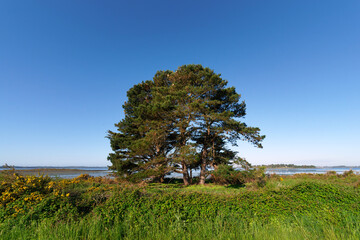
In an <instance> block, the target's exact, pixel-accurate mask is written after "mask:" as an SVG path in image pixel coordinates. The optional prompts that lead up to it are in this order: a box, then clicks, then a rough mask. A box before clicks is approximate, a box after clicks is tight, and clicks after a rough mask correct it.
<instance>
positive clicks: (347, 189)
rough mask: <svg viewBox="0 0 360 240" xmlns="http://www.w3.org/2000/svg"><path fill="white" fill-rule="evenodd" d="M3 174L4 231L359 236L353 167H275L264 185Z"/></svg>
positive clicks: (359, 186) (90, 235)
mask: <svg viewBox="0 0 360 240" xmlns="http://www.w3.org/2000/svg"><path fill="white" fill-rule="evenodd" d="M230 172H231V170H230ZM0 177H1V179H0V181H1V185H0V193H1V199H0V200H1V201H0V202H1V206H0V238H1V239H290V238H292V239H359V238H360V175H356V174H354V173H353V172H346V173H345V174H342V175H338V174H334V173H329V174H324V175H312V174H299V175H295V176H287V177H284V178H282V177H280V176H277V175H272V176H270V177H268V179H267V181H266V185H265V186H264V187H261V186H259V185H258V184H257V183H256V181H255V180H254V181H253V182H247V183H245V184H244V186H243V187H241V186H239V185H223V186H220V185H214V184H211V183H209V184H206V185H204V186H203V185H191V186H184V185H183V184H182V183H181V182H178V181H177V180H176V179H172V180H169V182H168V183H148V184H146V183H144V182H143V183H140V184H131V183H128V182H121V181H122V180H119V179H108V178H100V177H98V178H94V177H90V176H88V175H82V176H80V177H78V178H75V179H70V180H66V179H62V180H54V179H51V178H48V177H44V176H40V177H35V176H28V177H23V176H19V175H17V174H13V173H4V172H2V173H1V176H0Z"/></svg>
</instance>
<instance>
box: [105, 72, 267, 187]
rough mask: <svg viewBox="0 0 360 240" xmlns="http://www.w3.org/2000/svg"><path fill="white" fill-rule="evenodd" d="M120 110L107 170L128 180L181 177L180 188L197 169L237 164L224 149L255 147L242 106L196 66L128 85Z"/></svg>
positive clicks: (257, 139)
mask: <svg viewBox="0 0 360 240" xmlns="http://www.w3.org/2000/svg"><path fill="white" fill-rule="evenodd" d="M127 98H128V100H127V101H126V102H125V104H124V105H123V108H124V113H125V117H124V119H122V120H121V121H120V122H119V123H117V124H115V126H116V127H117V131H116V132H114V131H108V135H107V137H108V138H109V139H110V144H111V148H112V150H113V152H112V153H110V154H109V156H108V160H109V161H110V162H111V163H112V166H111V167H110V168H111V169H113V170H115V171H116V172H117V174H118V175H119V176H120V177H122V178H125V179H127V180H131V181H141V180H152V181H160V182H161V181H163V180H164V177H165V176H166V175H169V174H171V173H173V172H176V173H181V174H182V176H183V180H184V184H185V185H188V184H190V183H191V182H192V179H193V176H192V172H193V170H196V169H200V179H199V183H200V184H204V183H205V179H206V175H207V170H208V169H209V168H213V169H216V168H217V167H218V166H219V165H221V164H225V165H229V164H232V163H234V162H237V161H238V160H241V159H238V158H237V157H236V152H234V151H233V150H231V149H230V148H229V147H230V146H234V145H236V144H237V141H238V140H244V141H248V142H250V143H252V144H253V145H255V146H256V147H259V148H261V147H262V145H261V142H262V141H263V139H264V138H265V136H263V135H260V129H259V128H257V127H249V126H247V124H245V123H244V122H242V119H243V118H244V116H245V114H246V112H245V110H246V105H245V102H244V101H240V95H239V94H238V93H237V92H236V90H235V88H234V87H227V81H226V80H224V79H222V78H221V76H220V74H216V73H214V71H213V70H211V69H209V68H204V67H203V66H201V65H184V66H181V67H179V68H178V69H177V70H176V71H170V70H167V71H158V72H157V73H156V74H155V76H154V78H153V79H152V80H147V81H144V82H141V83H139V84H136V85H134V86H133V87H132V88H131V89H130V90H128V92H127Z"/></svg>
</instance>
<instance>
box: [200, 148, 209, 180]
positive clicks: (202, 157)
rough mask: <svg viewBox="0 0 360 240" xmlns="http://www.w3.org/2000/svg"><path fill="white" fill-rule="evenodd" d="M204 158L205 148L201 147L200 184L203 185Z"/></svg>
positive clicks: (205, 155)
mask: <svg viewBox="0 0 360 240" xmlns="http://www.w3.org/2000/svg"><path fill="white" fill-rule="evenodd" d="M206 158H207V149H206V147H204V148H203V151H202V153H201V165H200V182H199V183H200V185H205V179H206V177H205V174H206Z"/></svg>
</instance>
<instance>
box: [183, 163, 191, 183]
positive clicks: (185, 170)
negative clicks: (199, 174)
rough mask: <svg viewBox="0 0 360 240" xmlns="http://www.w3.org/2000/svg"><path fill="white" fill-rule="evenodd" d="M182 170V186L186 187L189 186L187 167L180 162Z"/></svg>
mask: <svg viewBox="0 0 360 240" xmlns="http://www.w3.org/2000/svg"><path fill="white" fill-rule="evenodd" d="M181 164H182V170H183V180H184V185H185V186H188V185H189V184H190V182H189V172H188V169H187V166H186V164H185V162H182V163H181Z"/></svg>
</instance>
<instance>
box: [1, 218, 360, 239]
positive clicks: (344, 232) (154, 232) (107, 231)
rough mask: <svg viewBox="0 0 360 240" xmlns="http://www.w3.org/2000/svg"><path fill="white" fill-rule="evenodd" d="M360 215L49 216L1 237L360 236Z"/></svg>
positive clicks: (9, 229)
mask: <svg viewBox="0 0 360 240" xmlns="http://www.w3.org/2000/svg"><path fill="white" fill-rule="evenodd" d="M359 223H360V219H359V218H358V217H355V216H351V215H347V217H346V219H344V223H343V224H341V225H334V224H329V223H328V222H326V221H323V220H319V219H318V218H316V217H314V216H291V217H287V218H280V217H275V218H271V219H270V220H269V221H266V222H264V221H263V220H261V219H256V218H254V219H248V220H241V219H239V218H237V217H232V216H218V217H216V218H214V219H204V220H203V221H195V222H192V223H185V222H184V221H183V220H181V219H180V218H178V219H177V220H175V221H173V222H171V223H168V222H159V221H158V220H157V219H155V218H151V217H150V218H149V217H145V218H144V219H143V220H141V221H133V220H132V219H131V216H129V218H126V219H124V220H123V221H119V220H116V221H115V222H114V223H113V224H112V225H109V224H106V223H105V222H104V221H102V220H101V219H100V218H98V217H92V218H84V219H81V220H80V221H69V222H63V223H61V222H54V221H52V220H50V219H46V220H43V221H41V222H34V223H32V224H31V225H29V226H25V225H23V224H17V225H14V226H12V227H11V226H7V227H6V228H4V227H3V228H2V230H1V232H0V235H1V239H59V240H60V239H61V240H63V239H68V240H71V239H274V240H275V239H294V240H295V239H354V240H355V239H360V224H359Z"/></svg>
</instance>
